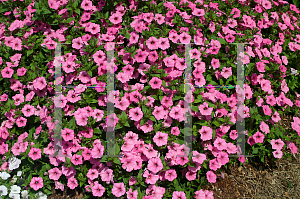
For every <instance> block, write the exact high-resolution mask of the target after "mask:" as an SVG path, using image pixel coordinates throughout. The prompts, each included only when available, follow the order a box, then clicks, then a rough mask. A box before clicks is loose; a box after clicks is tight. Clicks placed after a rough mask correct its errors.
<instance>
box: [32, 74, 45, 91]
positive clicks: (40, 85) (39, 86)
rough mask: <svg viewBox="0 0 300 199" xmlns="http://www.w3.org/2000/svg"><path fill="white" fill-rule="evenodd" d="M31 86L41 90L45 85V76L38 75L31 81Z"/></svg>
mask: <svg viewBox="0 0 300 199" xmlns="http://www.w3.org/2000/svg"><path fill="white" fill-rule="evenodd" d="M33 86H34V88H35V89H37V90H43V89H44V88H45V87H46V86H47V82H46V79H45V77H39V78H37V79H35V80H34V81H33Z"/></svg>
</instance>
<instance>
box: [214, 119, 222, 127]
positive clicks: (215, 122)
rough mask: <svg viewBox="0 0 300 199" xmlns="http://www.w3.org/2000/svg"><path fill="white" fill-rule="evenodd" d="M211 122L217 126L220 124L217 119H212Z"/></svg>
mask: <svg viewBox="0 0 300 199" xmlns="http://www.w3.org/2000/svg"><path fill="white" fill-rule="evenodd" d="M213 124H214V125H216V126H217V127H219V126H221V125H220V123H219V122H218V121H216V120H215V121H213Z"/></svg>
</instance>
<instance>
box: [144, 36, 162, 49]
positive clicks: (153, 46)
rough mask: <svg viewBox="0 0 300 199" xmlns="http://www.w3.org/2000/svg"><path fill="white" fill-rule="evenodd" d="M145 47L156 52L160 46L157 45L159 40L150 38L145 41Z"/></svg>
mask: <svg viewBox="0 0 300 199" xmlns="http://www.w3.org/2000/svg"><path fill="white" fill-rule="evenodd" d="M146 45H147V47H148V48H149V49H150V50H156V49H158V47H159V46H160V44H159V40H158V39H157V38H155V37H150V38H149V39H148V40H147V41H146Z"/></svg>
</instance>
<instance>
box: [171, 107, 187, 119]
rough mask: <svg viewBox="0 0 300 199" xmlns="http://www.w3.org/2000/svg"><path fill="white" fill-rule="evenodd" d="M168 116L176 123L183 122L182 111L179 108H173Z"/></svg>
mask: <svg viewBox="0 0 300 199" xmlns="http://www.w3.org/2000/svg"><path fill="white" fill-rule="evenodd" d="M169 115H170V117H172V118H174V119H176V120H178V121H183V120H184V110H183V109H182V108H181V107H178V106H173V107H172V109H171V111H170V113H169Z"/></svg>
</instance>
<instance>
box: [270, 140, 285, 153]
mask: <svg viewBox="0 0 300 199" xmlns="http://www.w3.org/2000/svg"><path fill="white" fill-rule="evenodd" d="M271 145H272V149H274V150H278V151H280V150H281V149H282V148H283V147H284V142H283V141H282V140H281V139H277V140H275V139H272V140H271Z"/></svg>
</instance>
